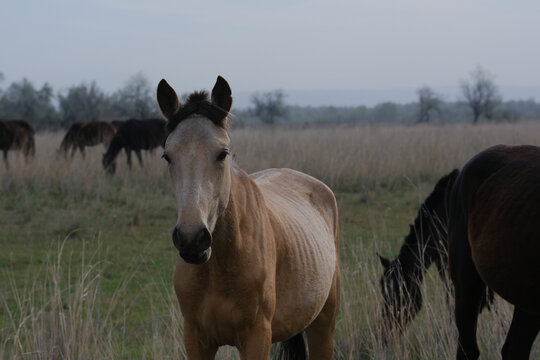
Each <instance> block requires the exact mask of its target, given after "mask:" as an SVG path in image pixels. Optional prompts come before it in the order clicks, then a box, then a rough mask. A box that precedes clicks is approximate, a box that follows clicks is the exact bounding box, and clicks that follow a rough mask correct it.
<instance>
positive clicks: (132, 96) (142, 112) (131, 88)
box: [111, 73, 159, 119]
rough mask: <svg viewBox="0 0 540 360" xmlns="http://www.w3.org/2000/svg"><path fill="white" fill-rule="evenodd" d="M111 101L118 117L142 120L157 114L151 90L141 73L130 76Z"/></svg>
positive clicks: (146, 79) (148, 82)
mask: <svg viewBox="0 0 540 360" xmlns="http://www.w3.org/2000/svg"><path fill="white" fill-rule="evenodd" d="M111 101H112V102H113V104H114V108H115V110H116V111H117V112H118V113H119V115H120V116H128V117H136V118H140V119H144V118H148V117H151V116H158V114H159V112H158V109H157V104H156V100H155V99H154V92H153V88H152V86H151V85H150V81H149V80H148V78H147V77H146V76H144V75H143V74H142V73H138V74H135V75H133V76H131V77H130V78H129V80H128V81H127V82H126V85H125V86H124V87H123V88H122V89H120V90H118V91H117V92H116V93H115V94H113V96H112V99H111Z"/></svg>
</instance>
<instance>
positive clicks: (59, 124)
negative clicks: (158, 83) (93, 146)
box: [0, 66, 540, 129]
mask: <svg viewBox="0 0 540 360" xmlns="http://www.w3.org/2000/svg"><path fill="white" fill-rule="evenodd" d="M4 86H5V85H4V76H3V74H2V73H0V119H25V120H26V121H28V122H30V123H31V124H32V125H33V126H34V127H36V128H37V129H44V128H48V129H54V128H65V127H68V126H70V125H71V124H73V123H75V122H90V121H97V120H102V121H111V120H122V119H127V118H139V119H142V118H151V117H159V110H158V108H157V104H156V101H155V87H154V86H153V84H152V83H151V82H150V81H149V80H148V78H146V77H145V76H144V75H143V74H142V73H138V74H135V75H133V76H131V77H130V78H129V79H128V80H127V81H126V82H125V84H124V86H123V87H122V88H120V89H119V90H117V91H115V92H113V93H111V94H107V93H105V92H104V91H103V90H101V89H100V88H99V86H98V85H97V83H96V82H95V81H92V82H90V83H84V82H83V83H80V84H78V85H75V86H72V87H70V88H68V89H67V90H64V91H59V92H55V91H54V90H53V88H52V87H51V86H50V85H49V84H47V83H45V84H44V85H42V86H41V87H36V86H35V85H34V84H33V83H32V82H31V81H29V80H28V79H26V78H23V79H22V80H20V81H16V82H13V83H11V84H9V85H7V86H5V87H4ZM461 91H462V97H461V99H459V100H456V101H444V100H443V97H442V96H441V95H439V94H437V93H436V92H435V91H433V90H432V89H431V88H430V87H428V86H423V87H421V88H419V89H418V91H417V95H418V101H417V102H414V103H410V104H396V103H393V102H384V103H380V104H378V105H376V106H373V107H367V106H363V105H361V106H351V107H345V106H340V107H337V106H296V105H289V104H287V101H286V98H287V96H286V94H285V92H284V91H282V90H274V91H270V92H265V93H254V94H253V96H252V98H251V106H250V107H249V108H247V109H233V117H234V123H235V124H236V125H237V126H241V125H248V124H257V123H263V124H275V123H292V124H310V123H320V124H322V123H379V122H386V123H392V122H393V123H397V122H408V123H429V122H434V121H463V122H465V121H470V122H473V123H477V122H479V121H517V120H519V119H527V120H531V119H540V103H536V102H535V101H534V100H519V101H503V99H502V96H501V95H500V93H499V90H498V87H497V86H496V84H495V77H494V76H493V75H492V74H491V73H489V71H487V70H485V69H484V68H482V67H480V66H479V67H477V68H476V69H475V70H474V71H472V72H471V74H470V76H469V78H468V79H467V80H464V81H463V82H462V83H461ZM359 102H361V99H359Z"/></svg>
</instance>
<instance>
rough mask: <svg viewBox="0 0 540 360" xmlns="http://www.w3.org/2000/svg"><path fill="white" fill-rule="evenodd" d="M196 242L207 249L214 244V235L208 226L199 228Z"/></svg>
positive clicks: (203, 248) (201, 247)
mask: <svg viewBox="0 0 540 360" xmlns="http://www.w3.org/2000/svg"><path fill="white" fill-rule="evenodd" d="M195 244H197V246H198V247H199V248H200V249H202V250H206V249H208V248H209V247H210V245H212V235H211V234H210V232H209V231H208V229H207V228H206V227H204V228H202V229H201V230H199V232H198V233H197V236H196V237H195Z"/></svg>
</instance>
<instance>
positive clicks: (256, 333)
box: [236, 320, 272, 360]
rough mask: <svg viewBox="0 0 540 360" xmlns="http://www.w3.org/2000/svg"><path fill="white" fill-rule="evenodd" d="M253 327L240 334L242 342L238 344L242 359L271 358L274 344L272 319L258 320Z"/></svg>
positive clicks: (264, 359)
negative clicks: (271, 349) (271, 348)
mask: <svg viewBox="0 0 540 360" xmlns="http://www.w3.org/2000/svg"><path fill="white" fill-rule="evenodd" d="M256 324H257V325H254V326H253V327H251V328H249V329H246V330H245V331H243V333H242V334H241V335H240V340H239V341H240V344H236V347H237V348H238V351H239V353H240V359H241V360H251V359H257V360H258V359H260V360H266V359H269V358H270V347H271V346H272V326H271V323H270V320H264V321H258V322H257V323H256Z"/></svg>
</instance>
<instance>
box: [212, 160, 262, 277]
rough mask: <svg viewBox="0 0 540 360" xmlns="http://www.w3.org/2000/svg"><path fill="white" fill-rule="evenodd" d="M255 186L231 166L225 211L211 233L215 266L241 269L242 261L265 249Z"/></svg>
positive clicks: (248, 178) (257, 192)
mask: <svg viewBox="0 0 540 360" xmlns="http://www.w3.org/2000/svg"><path fill="white" fill-rule="evenodd" d="M262 196H263V195H262V194H261V192H260V190H259V189H258V187H257V185H256V184H255V183H254V182H253V180H251V178H250V177H249V176H248V175H247V174H246V173H245V172H244V171H243V170H241V169H240V168H238V167H236V166H231V192H230V196H229V202H228V205H227V208H226V209H225V210H224V211H223V213H222V214H221V215H220V216H219V218H218V220H217V223H216V227H215V229H214V231H213V233H212V238H213V240H212V257H211V259H212V258H213V259H214V262H215V263H216V265H218V266H220V267H223V268H226V269H231V268H235V267H237V266H243V262H242V257H243V256H249V257H250V260H249V261H250V263H252V262H253V258H254V257H256V256H257V255H258V254H261V252H260V251H257V250H256V249H257V248H258V249H259V250H260V249H261V247H264V246H266V245H267V243H266V241H265V240H266V239H264V234H265V231H264V230H265V226H266V224H267V221H266V219H267V217H266V212H265V208H264V199H263V198H262Z"/></svg>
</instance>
